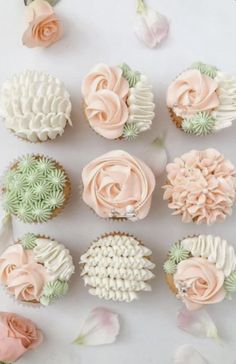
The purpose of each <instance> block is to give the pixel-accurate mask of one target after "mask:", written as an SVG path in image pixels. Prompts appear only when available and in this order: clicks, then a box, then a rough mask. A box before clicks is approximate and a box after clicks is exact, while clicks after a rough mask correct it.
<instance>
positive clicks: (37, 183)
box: [1, 155, 71, 223]
mask: <svg viewBox="0 0 236 364" xmlns="http://www.w3.org/2000/svg"><path fill="white" fill-rule="evenodd" d="M70 191H71V184H70V180H69V177H68V175H67V173H66V172H65V170H64V169H63V167H62V166H60V164H59V163H58V162H56V161H54V160H52V159H50V158H48V157H45V156H41V155H26V156H24V157H22V158H20V159H19V160H18V161H16V162H15V163H13V164H12V166H11V167H10V168H9V170H8V171H7V173H6V174H5V176H4V177H3V182H2V188H1V192H2V203H3V208H4V209H5V211H6V213H7V214H11V215H15V216H16V217H18V218H19V219H20V220H21V221H22V222H25V223H37V222H39V223H42V222H45V221H48V220H50V219H51V218H53V217H55V216H57V215H58V213H59V212H61V211H62V210H63V208H64V206H65V204H66V203H67V201H68V199H69V197H70Z"/></svg>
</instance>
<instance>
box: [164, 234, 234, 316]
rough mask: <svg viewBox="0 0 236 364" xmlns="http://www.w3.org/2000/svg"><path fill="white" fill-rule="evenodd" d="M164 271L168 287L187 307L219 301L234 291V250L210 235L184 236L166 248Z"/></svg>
mask: <svg viewBox="0 0 236 364" xmlns="http://www.w3.org/2000/svg"><path fill="white" fill-rule="evenodd" d="M164 271H165V273H166V278H167V282H168V285H169V287H170V289H171V290H172V291H173V292H174V293H175V294H176V295H177V297H178V298H179V299H181V300H182V301H183V303H184V304H185V305H186V307H187V308H188V309H189V310H191V311H192V310H198V309H201V308H203V307H205V306H207V305H212V304H216V303H220V302H222V301H223V300H224V299H225V298H229V297H230V296H231V294H232V293H233V292H236V253H235V249H234V247H233V246H232V245H229V244H228V242H227V241H226V240H224V239H221V238H220V237H218V236H213V235H199V236H193V237H188V238H184V239H182V240H180V241H178V242H177V243H175V244H174V245H173V246H172V247H171V249H170V250H169V254H168V259H167V261H166V262H165V264H164Z"/></svg>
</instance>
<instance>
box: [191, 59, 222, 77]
mask: <svg viewBox="0 0 236 364" xmlns="http://www.w3.org/2000/svg"><path fill="white" fill-rule="evenodd" d="M191 68H193V69H197V70H199V71H200V72H201V73H202V74H204V75H207V76H209V77H211V78H215V77H216V76H217V72H218V69H217V67H215V66H211V65H209V64H205V63H202V62H196V63H194V64H193V65H192V67H191Z"/></svg>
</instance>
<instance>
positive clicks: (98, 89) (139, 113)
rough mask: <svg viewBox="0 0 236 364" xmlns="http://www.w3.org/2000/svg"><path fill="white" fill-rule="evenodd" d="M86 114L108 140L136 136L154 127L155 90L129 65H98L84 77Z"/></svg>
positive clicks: (92, 125)
mask: <svg viewBox="0 0 236 364" xmlns="http://www.w3.org/2000/svg"><path fill="white" fill-rule="evenodd" d="M81 90H82V95H83V98H84V104H85V116H86V118H87V120H88V122H89V124H90V126H91V128H92V129H94V130H95V131H96V132H97V133H98V134H100V135H101V136H103V137H104V138H107V139H120V138H125V139H128V140H131V139H134V138H136V137H137V135H138V134H139V133H140V132H142V131H145V130H148V129H149V128H150V127H151V124H152V120H153V118H154V116H155V114H154V107H155V105H154V103H153V93H152V90H151V86H150V84H149V83H148V82H147V78H146V77H145V76H144V75H141V74H140V73H139V72H135V71H132V70H131V69H130V68H129V67H128V66H127V65H125V64H123V65H121V66H115V67H110V66H108V65H106V64H104V63H100V64H98V65H97V66H95V67H94V68H93V69H92V70H91V71H90V72H89V73H88V74H87V75H86V77H85V78H84V80H83V83H82V88H81Z"/></svg>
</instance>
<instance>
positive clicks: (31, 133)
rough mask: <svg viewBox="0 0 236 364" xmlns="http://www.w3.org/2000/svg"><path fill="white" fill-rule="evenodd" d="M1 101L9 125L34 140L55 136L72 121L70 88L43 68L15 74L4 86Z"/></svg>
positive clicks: (25, 138) (24, 137)
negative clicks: (44, 71) (41, 70)
mask: <svg viewBox="0 0 236 364" xmlns="http://www.w3.org/2000/svg"><path fill="white" fill-rule="evenodd" d="M0 104H1V116H2V117H3V119H4V123H5V126H6V128H7V129H9V130H10V131H11V132H13V133H14V134H15V135H16V136H18V137H19V138H21V139H24V140H27V141H30V142H33V143H37V142H45V141H47V140H54V139H55V138H56V137H57V136H59V135H60V136H61V135H62V134H63V133H64V130H65V127H66V126H67V125H68V124H69V125H72V122H71V119H70V115H71V101H70V95H69V93H68V91H67V90H66V88H65V86H64V85H63V84H62V83H61V81H59V79H58V78H55V77H53V76H50V75H48V74H46V73H43V72H37V71H25V72H23V73H21V74H17V75H14V76H13V77H11V78H10V79H9V80H8V81H6V82H5V83H4V84H3V86H2V89H1V95H0Z"/></svg>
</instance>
